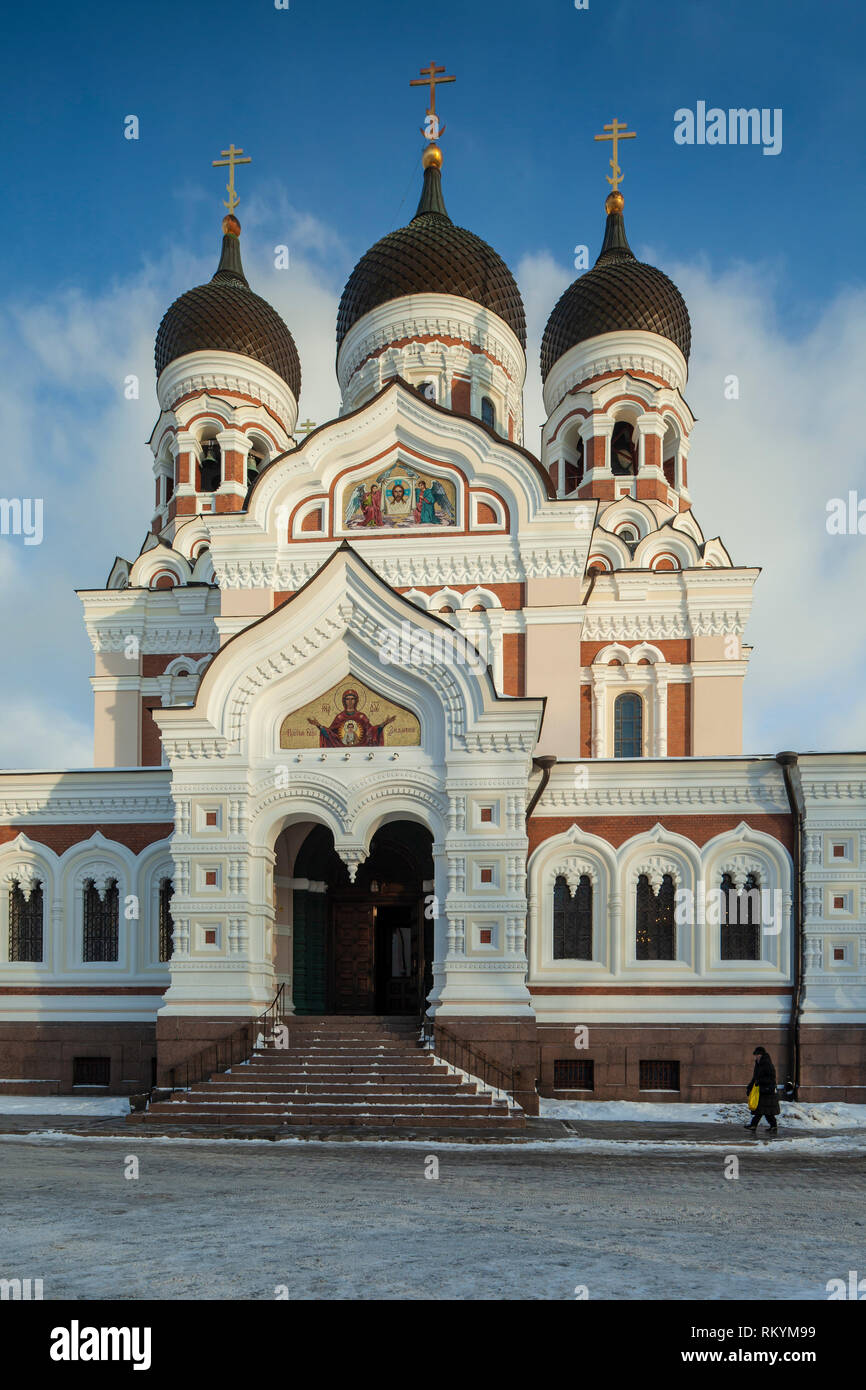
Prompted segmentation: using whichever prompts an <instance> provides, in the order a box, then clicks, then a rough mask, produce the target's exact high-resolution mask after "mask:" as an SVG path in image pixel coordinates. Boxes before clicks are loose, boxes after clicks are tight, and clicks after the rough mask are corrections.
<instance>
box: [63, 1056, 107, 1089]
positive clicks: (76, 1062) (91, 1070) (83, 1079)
mask: <svg viewBox="0 0 866 1390" xmlns="http://www.w3.org/2000/svg"><path fill="white" fill-rule="evenodd" d="M110 1082H111V1058H110V1057H73V1059H72V1084H73V1086H108V1085H109V1084H110Z"/></svg>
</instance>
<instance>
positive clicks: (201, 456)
mask: <svg viewBox="0 0 866 1390" xmlns="http://www.w3.org/2000/svg"><path fill="white" fill-rule="evenodd" d="M441 71H442V69H434V68H433V65H432V64H431V68H430V72H429V82H430V93H431V100H430V109H429V110H428V125H427V127H426V128H425V133H426V135H427V137H428V138H427V143H426V147H425V149H424V154H423V184H422V187H421V189H420V198H419V202H418V208H417V211H416V213H415V215H414V217H413V218H412V219H411V221H410V222H409V223H408V224H407V225H406V226H404V227H401V228H399V229H398V230H396V231H390V232H388V233H387V234H386V235H384V236H383V237H382V239H381V240H380V241H378V242H377V243H376V244H375V245H374V246H373V247H372V248H371V249H370V250H369V251H367V253H366V254H365V255H364V256H363V257H362V258H361V260H360V261H359V262H358V264H357V266H356V267H355V269H354V270H353V271H352V274H351V276H350V277H349V280H348V283H347V284H346V287H345V289H344V291H343V295H342V299H341V302H340V307H339V313H338V317H337V358H336V370H337V377H338V380H339V386H340V391H341V398H342V404H341V408H340V412H339V414H338V415H337V416H336V417H335V418H334V419H332V420H328V421H326V422H325V423H323V424H319V425H316V426H315V427H312V425H311V422H306V424H305V425H304V426H299V425H298V408H299V400H300V396H301V362H300V360H299V357H298V352H297V350H296V347H295V343H294V340H293V338H292V334H291V331H290V328H289V327H288V326H287V325H286V324H285V323H284V322H283V320H282V319H281V318H280V316H279V315H278V314H277V313H276V311H275V310H274V309H273V308H272V307H271V306H270V305H269V304H268V303H267V302H266V301H265V300H264V299H262V298H261V297H260V296H259V295H258V294H257V293H256V292H255V289H254V288H253V287H252V286H251V285H250V284H249V282H248V280H247V277H246V275H245V273H244V267H243V261H242V255H241V227H240V223H239V222H238V220H237V218H236V216H235V212H234V208H235V205H236V202H237V195H236V194H235V192H234V165H235V162H238V161H239V156H240V154H241V153H242V152H240V151H236V150H235V149H234V146H232V147H231V148H230V150H229V151H227V152H226V154H227V160H226V161H224V162H227V163H228V165H229V168H230V178H229V192H230V197H229V203H228V204H227V206H228V207H229V213H228V215H227V216H226V217H225V218H224V221H223V238H222V248H221V251H220V255H219V263H218V265H217V268H216V271H215V273H214V275H213V278H212V279H211V280H209V281H208V283H207V284H204V285H200V286H197V287H196V288H193V289H190V290H188V291H187V292H186V293H185V294H182V295H181V296H180V298H179V299H177V300H176V301H175V303H174V304H172V305H171V307H170V308H169V309H168V311H167V312H166V314H165V317H164V318H163V320H162V323H161V324H160V325H159V330H158V333H157V336H156V353H155V360H156V393H157V399H158V410H159V414H158V418H157V420H156V424H155V426H154V429H153V434H152V436H151V439H150V446H151V449H152V452H153V459H154V463H153V472H154V480H155V498H154V510H153V517H152V521H151V523H150V530H149V533H148V535H147V539H146V540H145V542H144V545H143V546H142V549H141V552H140V554H139V555H138V556H137V557H136V558H135V559H134V560H128V559H124V558H121V557H118V558H116V559H115V560H114V563H113V564H112V566H111V569H110V573H109V574H108V578H107V581H106V584H105V587H104V588H101V589H95V590H94V589H88V590H84V591H81V592H80V599H81V604H82V608H83V610H84V622H85V625H86V628H87V633H88V636H89V638H90V641H91V643H92V647H93V653H94V671H93V677H92V686H93V694H94V721H95V745H94V751H95V756H94V767H93V768H89V769H86V770H71V771H58V772H50V773H49V772H4V773H2V774H0V880H2V894H0V919H2V920H0V1091H2V1090H5V1091H12V1092H28V1091H29V1092H32V1093H40V1092H41V1093H47V1092H60V1093H71V1092H72V1090H73V1087H75V1088H83V1090H84V1091H85V1092H92V1091H93V1090H94V1088H100V1089H101V1090H103V1091H104V1090H106V1089H107V1090H108V1091H110V1092H112V1093H118V1094H128V1093H132V1092H141V1091H143V1090H149V1089H150V1088H151V1087H152V1086H154V1085H164V1084H168V1082H169V1079H170V1077H171V1075H172V1074H173V1072H174V1071H176V1069H177V1068H178V1067H179V1066H182V1065H183V1064H184V1063H189V1062H190V1061H194V1060H195V1058H196V1057H197V1056H200V1055H201V1054H202V1052H203V1049H206V1048H207V1047H208V1046H209V1045H212V1044H214V1043H215V1042H219V1040H221V1039H223V1038H228V1037H229V1036H230V1035H232V1034H233V1033H234V1032H235V1031H236V1030H237V1029H238V1026H239V1025H241V1024H243V1023H244V1022H245V1021H248V1020H256V1019H258V1018H260V1016H262V1015H263V1014H264V1013H265V1011H266V1010H268V1009H269V1008H271V1007H272V1006H273V1008H275V1009H276V1013H277V1014H278V1015H279V1017H280V1018H281V1019H283V1020H284V1021H286V1022H287V1023H289V1024H292V1025H297V1028H298V1029H301V1030H302V1029H303V1027H304V1026H305V1025H308V1024H309V1021H310V1020H311V1019H312V1020H316V1021H317V1025H316V1026H317V1027H318V1026H320V1025H321V1026H324V1023H325V1022H326V1021H327V1020H329V1019H331V1020H340V1019H342V1020H343V1021H345V1022H346V1023H348V1022H350V1021H351V1022H353V1023H357V1022H358V1021H361V1022H363V1020H370V1021H371V1022H372V1021H376V1022H378V1023H383V1024H387V1021H388V1020H389V1019H393V1020H395V1021H402V1022H403V1025H404V1026H405V1027H406V1028H408V1026H409V1025H408V1023H407V1022H406V1021H407V1020H412V1026H413V1027H417V1026H418V1024H419V1023H423V1025H424V1027H425V1029H426V1031H427V1035H428V1038H429V1041H430V1045H431V1047H432V1050H433V1052H434V1054H436V1053H437V1051H438V1050H439V1049H440V1048H441V1049H442V1050H443V1052H444V1048H445V1040H449V1046H452V1047H454V1046H457V1045H459V1047H460V1049H461V1052H460V1056H461V1059H462V1060H461V1062H460V1066H461V1067H462V1069H463V1070H464V1071H465V1072H468V1073H469V1074H470V1076H471V1075H474V1074H476V1073H478V1074H480V1070H481V1067H482V1064H484V1065H489V1066H496V1067H497V1068H499V1069H500V1070H501V1073H504V1074H509V1075H511V1076H512V1077H513V1078H515V1081H514V1090H513V1094H514V1100H515V1104H519V1105H520V1106H521V1107H522V1108H523V1109H524V1110H525V1111H526V1112H527V1113H532V1112H533V1111H535V1110H537V1108H538V1097H539V1095H542V1096H560V1097H563V1098H569V1097H573V1098H577V1099H592V1098H596V1099H599V1100H605V1099H630V1100H641V1099H646V1100H651V1099H658V1098H660V1097H665V1096H666V1097H667V1098H669V1099H670V1098H676V1097H679V1098H680V1099H682V1100H685V1101H690V1100H694V1101H717V1100H730V1099H738V1100H739V1099H741V1098H742V1096H743V1093H744V1088H745V1083H746V1081H747V1080H748V1076H749V1074H750V1071H751V1066H752V1050H753V1048H754V1046H755V1045H756V1044H762V1045H763V1046H765V1047H766V1048H767V1049H768V1050H769V1051H770V1053H771V1054H772V1055H773V1057H774V1059H775V1062H776V1066H777V1070H778V1074H779V1080H780V1082H783V1081H784V1083H785V1085H786V1089H787V1094H789V1095H792V1096H793V1095H799V1096H800V1097H801V1098H802V1099H805V1100H815V1101H817V1100H847V1101H863V1100H866V1042H864V1037H866V1033H864V1023H866V754H864V753H854V754H847V753H846V754H842V753H814V752H812V753H799V754H798V753H795V752H781V753H777V754H775V755H774V754H772V753H768V754H761V755H744V754H743V752H742V701H743V684H744V680H745V676H746V671H747V666H748V661H749V655H750V649H749V647H748V646H747V645H745V644H744V641H743V635H744V631H745V629H746V625H747V622H748V618H749V613H750V609H751V605H752V594H753V588H754V586H755V583H756V581H757V579H758V576H759V570H758V568H757V567H755V566H754V565H743V564H740V563H737V562H735V560H734V559H732V556H731V554H730V553H729V551H728V548H727V546H726V544H725V543H724V542H723V541H722V540H721V539H720V538H719V537H718V536H715V535H713V533H712V529H711V527H712V519H711V518H701V519H700V521H699V519H698V517H696V515H695V513H694V511H693V510H692V504H691V499H690V494H689V486H688V474H689V469H690V467H691V464H690V458H689V456H690V453H691V445H692V432H693V427H694V417H693V415H692V413H691V411H690V409H689V406H688V403H687V399H686V395H685V392H686V381H687V375H688V361H689V350H690V341H691V333H690V324H689V315H688V310H687V308H686V305H685V303H684V301H683V298H682V295H681V294H680V292H679V291H678V289H677V287H676V286H675V285H674V284H673V283H672V282H671V280H670V279H668V277H667V276H666V275H664V274H663V273H662V272H661V271H660V270H658V269H656V268H655V267H653V266H651V265H646V264H644V263H642V262H641V261H639V260H638V259H637V258H636V257H635V255H634V253H633V252H632V250H631V247H630V245H629V241H628V238H627V235H626V227H625V222H624V216H623V207H624V200H623V195H622V193H621V191H620V190H619V182H620V181H621V178H622V175H621V171H620V169H619V165H618V162H617V144H616V142H617V138H618V137H619V138H620V139H621V138H624V137H625V136H626V132H625V127H624V126H622V125H620V123H619V122H618V121H614V122H613V123H612V124H611V125H610V126H608V127H606V128H605V130H606V134H605V136H604V137H602V138H605V139H610V140H612V142H613V144H612V150H613V155H614V158H613V159H612V160H611V167H612V169H613V176H612V177H611V178H610V179H609V180H608V181H609V183H611V185H612V191H611V192H610V193H609V196H608V197H607V202H606V220H605V222H604V225H603V227H602V226H601V219H600V225H599V233H600V250H599V253H598V258H597V260H596V261H595V264H594V265H593V266H592V268H591V269H589V270H588V271H586V273H583V274H581V275H580V276H579V277H578V278H577V279H576V280H575V281H574V283H573V284H572V285H571V286H570V287H569V288H568V289H567V290H566V291H565V293H564V294H563V295H562V297H561V299H560V300H559V302H558V303H557V304H555V305H553V306H551V312H550V317H549V320H548V322H547V327H546V330H545V333H544V338H543V342H542V347H541V368H542V376H543V383H544V408H545V416H546V423H545V425H544V428H543V432H542V438H541V448H540V456H538V457H536V455H535V454H534V453H533V452H532V451H531V450H530V449H529V448H527V447H526V445H525V444H524V438H523V384H524V377H525V372H526V355H525V349H526V325H525V318H524V309H523V303H522V301H521V296H520V291H519V289H518V286H517V284H516V282H515V280H514V277H513V275H512V274H511V272H510V271H509V269H508V267H507V266H506V265H505V263H504V262H503V260H502V259H501V258H500V257H499V256H498V255H497V253H496V251H495V250H493V249H492V247H491V246H490V245H488V244H487V242H485V241H483V240H482V239H481V238H480V237H479V236H478V235H476V234H475V233H474V232H471V231H468V230H466V229H465V228H463V227H462V226H460V225H458V223H457V222H455V221H452V217H451V212H450V211H449V207H450V202H448V203H446V195H445V192H444V191H443V180H442V151H441V145H440V143H439V139H438V136H439V126H438V120H437V118H436V116H435V97H436V83H437V81H439V80H442V79H439V78H438V77H437V74H438V73H439V72H441ZM427 80H428V78H425V82H426V81H427ZM236 157H238V158H236ZM239 162H244V161H239ZM452 211H453V209H452ZM651 230H652V229H651V228H646V229H645V231H646V233H650V232H651ZM694 466H695V467H696V468H698V469H699V468H700V449H699V448H698V450H697V452H696V456H695V460H694ZM731 469H732V471H735V470H736V460H731ZM707 521H709V523H710V530H709V531H705V529H704V526H705V525H706V523H707ZM702 523H703V524H702ZM728 540H729V541H731V540H733V542H734V543H735V542H736V538H735V537H734V538H728ZM733 548H734V549H735V544H734V547H733ZM752 558H759V557H752ZM316 1036H317V1037H318V1036H321V1034H317V1035H316Z"/></svg>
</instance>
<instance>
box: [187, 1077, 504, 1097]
mask: <svg viewBox="0 0 866 1390" xmlns="http://www.w3.org/2000/svg"><path fill="white" fill-rule="evenodd" d="M447 1080H448V1084H447V1085H442V1084H440V1083H439V1082H438V1081H437V1080H436V1079H435V1078H433V1079H432V1080H429V1079H427V1078H419V1079H418V1080H417V1081H410V1082H407V1083H402V1082H401V1083H399V1084H398V1083H396V1082H386V1081H381V1082H379V1081H370V1080H363V1079H361V1078H359V1077H354V1078H353V1079H351V1080H348V1081H343V1080H340V1079H339V1078H338V1077H316V1076H305V1077H299V1078H298V1079H297V1080H294V1081H285V1080H283V1079H282V1078H280V1079H279V1080H276V1081H269V1080H263V1081H243V1082H240V1081H232V1079H231V1077H213V1078H212V1079H211V1080H210V1081H207V1082H194V1083H193V1084H192V1086H190V1087H187V1088H185V1089H184V1091H183V1094H184V1095H187V1094H189V1093H190V1092H191V1091H200V1090H202V1089H203V1088H206V1089H207V1090H208V1092H210V1093H212V1094H213V1095H215V1096H220V1095H237V1094H239V1093H240V1092H243V1093H244V1094H245V1095H250V1096H259V1095H263V1094H265V1093H266V1092H268V1093H273V1094H274V1095H281V1096H291V1095H307V1094H309V1093H311V1092H313V1091H341V1092H343V1093H344V1094H345V1095H356V1094H357V1095H365V1094H366V1095H372V1094H373V1093H375V1094H376V1095H380V1094H381V1095H385V1094H388V1095H397V1096H402V1095H413V1096H415V1095H431V1096H449V1095H457V1094H460V1093H461V1092H466V1093H467V1094H469V1095H487V1094H489V1092H486V1091H480V1090H479V1088H478V1087H477V1086H476V1085H475V1084H474V1083H473V1082H471V1081H469V1082H465V1083H464V1084H463V1085H460V1084H459V1078H457V1077H455V1078H454V1079H453V1080H452V1079H451V1078H447Z"/></svg>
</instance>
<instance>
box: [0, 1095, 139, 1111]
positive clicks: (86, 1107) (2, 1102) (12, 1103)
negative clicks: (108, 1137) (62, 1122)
mask: <svg viewBox="0 0 866 1390" xmlns="http://www.w3.org/2000/svg"><path fill="white" fill-rule="evenodd" d="M128 1114H129V1097H128V1096H2V1095H0V1115H128Z"/></svg>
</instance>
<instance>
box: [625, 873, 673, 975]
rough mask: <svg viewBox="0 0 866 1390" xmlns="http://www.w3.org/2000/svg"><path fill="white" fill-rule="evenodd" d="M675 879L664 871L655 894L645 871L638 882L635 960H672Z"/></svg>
mask: <svg viewBox="0 0 866 1390" xmlns="http://www.w3.org/2000/svg"><path fill="white" fill-rule="evenodd" d="M674 899H675V893H674V881H673V879H672V878H671V876H670V874H665V876H664V878H663V879H662V884H661V887H660V888H659V892H658V897H656V895H655V893H654V892H653V890H652V888H651V887H650V881H649V879H648V878H647V876H646V874H641V876H640V878H639V879H638V881H637V902H636V905H635V906H636V913H635V956H636V957H637V959H638V960H675V959H676V928H675V926H674Z"/></svg>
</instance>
